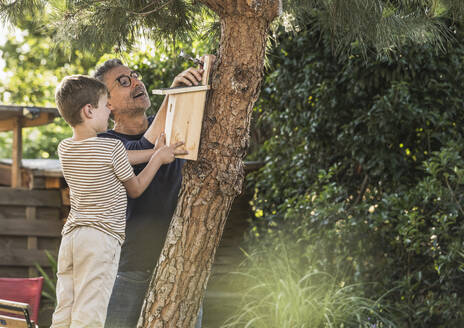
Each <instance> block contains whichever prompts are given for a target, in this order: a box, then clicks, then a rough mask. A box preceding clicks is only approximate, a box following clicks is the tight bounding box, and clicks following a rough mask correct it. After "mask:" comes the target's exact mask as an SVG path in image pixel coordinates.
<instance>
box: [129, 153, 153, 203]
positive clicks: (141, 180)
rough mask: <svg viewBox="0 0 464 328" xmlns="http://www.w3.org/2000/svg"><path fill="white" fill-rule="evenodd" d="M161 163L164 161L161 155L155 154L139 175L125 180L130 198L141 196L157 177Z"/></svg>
mask: <svg viewBox="0 0 464 328" xmlns="http://www.w3.org/2000/svg"><path fill="white" fill-rule="evenodd" d="M161 165H162V162H161V160H160V159H159V157H156V156H154V157H152V158H151V160H150V161H149V162H148V164H147V166H145V168H144V169H143V170H142V172H140V173H139V174H138V175H137V176H134V177H132V178H130V179H129V180H127V181H125V182H123V184H124V187H125V188H126V191H127V195H129V197H130V198H137V197H139V196H140V195H141V194H142V193H143V192H144V191H145V189H147V187H148V185H149V184H150V182H151V181H152V180H153V178H154V177H155V174H156V172H158V170H159V168H160V167H161Z"/></svg>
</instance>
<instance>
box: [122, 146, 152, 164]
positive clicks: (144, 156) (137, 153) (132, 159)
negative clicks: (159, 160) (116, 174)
mask: <svg viewBox="0 0 464 328" xmlns="http://www.w3.org/2000/svg"><path fill="white" fill-rule="evenodd" d="M154 152H155V149H154V148H152V149H144V150H128V151H127V157H129V163H130V165H137V164H142V163H147V162H148V161H149V160H150V157H151V155H153V153H154Z"/></svg>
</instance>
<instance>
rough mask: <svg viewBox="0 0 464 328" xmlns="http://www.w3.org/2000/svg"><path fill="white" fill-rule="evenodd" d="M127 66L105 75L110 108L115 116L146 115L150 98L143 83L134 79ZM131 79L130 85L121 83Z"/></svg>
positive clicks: (116, 68) (118, 67) (114, 69)
mask: <svg viewBox="0 0 464 328" xmlns="http://www.w3.org/2000/svg"><path fill="white" fill-rule="evenodd" d="M132 73H133V72H132V70H131V69H130V68H129V67H127V66H122V65H121V66H117V67H115V68H113V69H112V70H110V71H109V72H108V73H106V74H105V77H104V82H105V84H106V86H107V88H108V90H109V92H110V98H109V104H108V107H109V108H110V109H111V110H112V111H113V113H114V114H115V115H119V114H123V115H124V114H126V115H129V116H132V115H134V114H140V113H145V111H146V110H147V109H148V108H149V107H150V98H148V94H147V90H146V88H145V85H144V84H143V82H142V81H140V80H139V79H138V78H136V77H134V76H133V74H132ZM127 77H129V81H130V84H129V85H126V84H124V83H121V82H120V81H123V80H122V79H121V78H123V79H126V80H127Z"/></svg>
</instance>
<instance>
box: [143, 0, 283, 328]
mask: <svg viewBox="0 0 464 328" xmlns="http://www.w3.org/2000/svg"><path fill="white" fill-rule="evenodd" d="M200 2H202V3H204V4H205V5H207V6H209V7H210V8H211V9H212V10H213V11H215V12H216V13H217V14H218V15H219V17H220V19H221V30H222V32H221V42H220V49H219V56H218V58H217V60H216V63H215V69H214V71H213V75H212V78H211V80H210V81H211V83H212V91H211V92H210V95H209V97H208V100H207V104H206V108H205V118H204V121H203V131H202V136H201V140H202V141H201V147H200V152H199V159H198V161H196V162H188V163H187V164H186V165H185V167H184V171H183V184H182V188H181V191H180V195H179V201H178V205H177V208H176V210H175V213H174V216H173V220H172V222H171V226H170V228H169V232H168V235H167V238H166V242H165V245H164V249H163V251H162V253H161V256H160V259H159V261H158V265H157V269H156V270H155V273H154V276H153V278H152V281H151V284H150V287H149V292H148V294H147V297H146V299H145V303H144V306H143V309H142V318H141V320H140V321H139V327H181V328H186V327H193V326H194V324H195V321H196V318H197V313H198V310H199V305H200V304H201V301H202V298H203V294H204V291H205V289H206V285H207V282H208V278H209V276H210V273H211V267H212V264H213V259H214V255H215V252H216V248H217V246H218V245H219V242H220V239H221V236H222V232H223V229H224V225H225V222H226V219H227V216H228V213H229V210H230V207H231V204H232V202H233V200H234V198H235V197H236V196H237V195H238V194H239V193H240V191H241V188H242V182H243V178H244V173H243V162H242V159H243V157H244V156H245V154H246V150H247V146H248V140H249V129H250V120H251V113H252V108H253V105H254V103H255V101H256V99H257V97H258V94H259V86H260V83H261V80H262V76H263V63H264V56H265V48H266V40H267V34H268V30H269V25H270V23H271V22H272V20H273V19H274V18H275V17H276V16H277V15H278V14H279V12H280V10H281V8H280V6H281V4H280V0H262V1H259V0H222V1H221V0H203V1H200Z"/></svg>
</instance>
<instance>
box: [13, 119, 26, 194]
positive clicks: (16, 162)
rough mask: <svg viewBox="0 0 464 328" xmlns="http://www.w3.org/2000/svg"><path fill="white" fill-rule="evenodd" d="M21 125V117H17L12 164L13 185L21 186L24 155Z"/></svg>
mask: <svg viewBox="0 0 464 328" xmlns="http://www.w3.org/2000/svg"><path fill="white" fill-rule="evenodd" d="M22 131H23V130H22V126H21V117H17V118H16V122H15V125H14V127H13V149H12V160H13V162H12V164H11V187H13V188H19V187H21V159H22V157H23V156H22V155H23V133H22Z"/></svg>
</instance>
